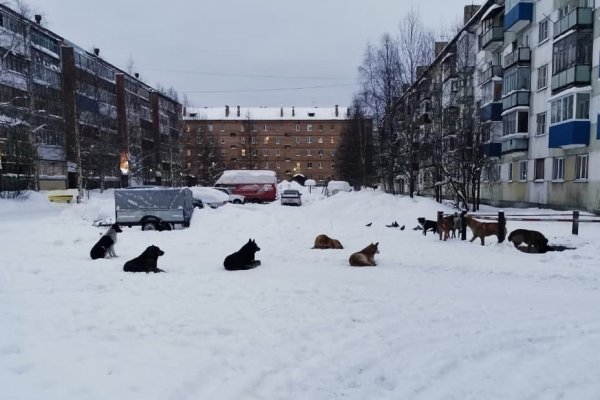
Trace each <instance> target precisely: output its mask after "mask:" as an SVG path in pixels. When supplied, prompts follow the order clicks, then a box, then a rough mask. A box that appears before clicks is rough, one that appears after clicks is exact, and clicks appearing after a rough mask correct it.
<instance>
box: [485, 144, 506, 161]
mask: <svg viewBox="0 0 600 400" xmlns="http://www.w3.org/2000/svg"><path fill="white" fill-rule="evenodd" d="M481 147H482V151H483V154H484V155H485V156H486V157H488V158H500V156H501V155H502V143H486V144H482V145H481Z"/></svg>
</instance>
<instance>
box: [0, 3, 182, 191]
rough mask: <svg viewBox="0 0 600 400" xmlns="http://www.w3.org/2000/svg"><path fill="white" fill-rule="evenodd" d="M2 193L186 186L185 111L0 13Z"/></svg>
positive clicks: (28, 23) (92, 55) (1, 9)
mask: <svg viewBox="0 0 600 400" xmlns="http://www.w3.org/2000/svg"><path fill="white" fill-rule="evenodd" d="M0 56H1V57H0V191H1V190H15V189H65V188H74V187H77V185H78V180H79V179H78V177H79V175H81V181H82V186H83V187H84V188H90V189H93V188H98V187H102V188H109V187H122V186H127V185H129V184H141V183H151V184H164V185H171V184H174V185H179V184H181V180H182V170H181V135H180V129H181V111H182V107H181V105H180V104H179V103H178V102H177V101H176V100H175V99H173V98H170V97H169V96H167V95H165V94H163V93H160V92H159V91H157V90H155V89H153V88H152V87H150V86H148V85H146V84H145V83H143V82H142V81H141V80H140V79H139V77H138V76H137V74H133V75H132V74H128V73H126V72H124V71H122V70H121V69H119V68H117V67H115V66H114V65H112V64H110V63H109V62H107V61H106V60H104V59H102V58H101V56H100V50H99V49H94V51H92V52H89V51H86V50H84V49H82V48H81V47H79V46H77V45H76V44H74V43H72V42H70V41H69V40H67V39H65V38H62V37H60V36H58V35H56V34H55V33H53V32H51V31H49V30H48V29H46V28H44V27H43V26H42V25H41V16H39V15H36V16H35V21H32V20H29V19H28V18H26V17H24V16H23V15H21V14H20V13H18V12H15V11H14V10H12V9H11V8H9V7H6V6H4V5H0Z"/></svg>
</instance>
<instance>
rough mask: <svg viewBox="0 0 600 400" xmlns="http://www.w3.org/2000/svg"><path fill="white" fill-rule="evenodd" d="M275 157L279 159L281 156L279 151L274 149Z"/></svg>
mask: <svg viewBox="0 0 600 400" xmlns="http://www.w3.org/2000/svg"><path fill="white" fill-rule="evenodd" d="M275 155H276V156H277V157H279V156H280V155H281V151H279V149H275Z"/></svg>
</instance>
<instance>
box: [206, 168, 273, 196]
mask: <svg viewBox="0 0 600 400" xmlns="http://www.w3.org/2000/svg"><path fill="white" fill-rule="evenodd" d="M276 185H277V176H276V174H275V171H271V170H245V169H244V170H227V171H223V174H222V175H221V177H220V178H219V179H217V181H216V182H215V186H219V187H227V188H229V189H231V191H232V192H233V193H234V194H239V195H242V196H244V197H245V198H246V201H248V202H250V203H263V202H270V201H275V200H276V199H277V187H276Z"/></svg>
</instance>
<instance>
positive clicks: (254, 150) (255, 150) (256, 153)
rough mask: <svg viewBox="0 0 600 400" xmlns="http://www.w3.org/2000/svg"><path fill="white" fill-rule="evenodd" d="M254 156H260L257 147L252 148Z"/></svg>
mask: <svg viewBox="0 0 600 400" xmlns="http://www.w3.org/2000/svg"><path fill="white" fill-rule="evenodd" d="M251 154H252V157H256V156H258V150H257V149H252V153H251Z"/></svg>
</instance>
